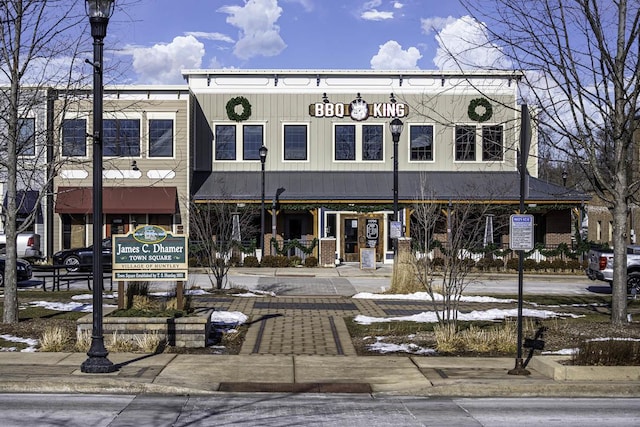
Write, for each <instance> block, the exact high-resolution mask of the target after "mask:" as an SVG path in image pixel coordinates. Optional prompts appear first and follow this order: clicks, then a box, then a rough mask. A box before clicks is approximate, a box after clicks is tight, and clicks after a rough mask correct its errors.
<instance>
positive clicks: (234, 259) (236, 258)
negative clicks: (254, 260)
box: [229, 254, 241, 267]
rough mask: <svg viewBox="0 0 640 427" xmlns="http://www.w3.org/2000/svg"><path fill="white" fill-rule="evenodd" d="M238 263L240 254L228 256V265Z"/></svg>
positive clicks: (239, 262)
mask: <svg viewBox="0 0 640 427" xmlns="http://www.w3.org/2000/svg"><path fill="white" fill-rule="evenodd" d="M240 264H241V260H240V255H235V254H234V255H231V258H229V265H231V266H232V267H238V266H239V265H240Z"/></svg>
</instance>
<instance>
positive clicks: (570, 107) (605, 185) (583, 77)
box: [462, 0, 640, 325]
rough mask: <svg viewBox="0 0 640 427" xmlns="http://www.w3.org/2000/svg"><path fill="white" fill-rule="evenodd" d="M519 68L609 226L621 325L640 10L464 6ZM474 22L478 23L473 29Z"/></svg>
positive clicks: (508, 2) (557, 145) (615, 311)
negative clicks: (605, 210)
mask: <svg viewBox="0 0 640 427" xmlns="http://www.w3.org/2000/svg"><path fill="white" fill-rule="evenodd" d="M462 2H463V3H464V4H465V6H466V8H467V10H469V11H470V13H472V14H473V15H474V16H475V18H476V20H477V21H478V23H479V25H481V26H482V27H483V28H484V30H485V32H486V34H487V35H488V40H489V43H490V44H491V45H492V46H497V47H499V48H500V49H501V52H502V54H503V55H504V56H505V57H506V58H507V59H508V60H509V62H511V68H513V69H518V70H524V71H525V73H524V81H523V86H522V87H523V89H524V88H526V89H527V92H526V93H525V94H524V95H525V97H526V98H527V101H528V102H529V103H530V104H536V105H537V107H538V109H539V112H540V114H539V116H538V125H539V126H540V128H541V129H542V130H543V131H545V132H546V133H547V135H549V136H550V138H551V142H552V144H553V147H554V149H555V150H557V151H558V152H559V153H562V155H564V156H566V159H567V161H569V162H571V163H573V164H574V165H577V166H579V168H580V169H581V171H582V173H583V175H584V176H585V177H586V179H587V180H588V183H589V187H590V188H591V189H592V191H594V192H595V194H596V195H597V196H598V197H600V198H601V199H602V200H603V201H605V203H606V204H607V205H608V207H609V209H610V211H611V213H612V215H613V223H614V233H613V245H614V255H615V258H614V279H613V286H612V290H613V298H612V316H611V321H612V323H613V324H616V325H620V324H624V323H626V322H627V287H626V279H627V276H626V240H627V227H628V221H629V219H628V211H629V203H630V201H632V200H634V199H635V198H636V197H637V192H638V189H639V188H640V181H639V180H638V173H637V170H636V169H637V168H636V167H635V166H634V164H633V159H635V158H637V157H636V155H637V153H635V151H637V150H638V145H637V144H635V143H634V138H633V135H634V132H636V131H637V128H638V121H637V115H638V95H639V93H640V85H639V84H638V83H639V80H640V72H639V71H638V70H639V69H640V64H639V62H638V50H639V49H640V46H639V35H640V4H639V3H638V2H637V1H627V0H618V1H614V2H612V1H607V0H572V1H560V0H528V1H523V0H515V1H514V0H486V1H476V0H473V1H471V0H462ZM480 22H481V24H480Z"/></svg>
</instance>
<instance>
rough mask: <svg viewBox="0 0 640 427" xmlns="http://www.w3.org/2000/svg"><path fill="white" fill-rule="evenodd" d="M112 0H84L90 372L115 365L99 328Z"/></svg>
mask: <svg viewBox="0 0 640 427" xmlns="http://www.w3.org/2000/svg"><path fill="white" fill-rule="evenodd" d="M114 3H115V0H86V3H85V8H86V11H87V16H88V17H89V23H90V24H91V37H93V62H91V61H89V60H87V62H88V63H89V64H91V66H92V67H93V330H92V334H91V348H89V351H88V352H87V356H89V358H88V359H87V360H85V361H84V362H83V363H82V365H81V367H80V370H81V371H82V372H85V373H90V374H101V373H109V372H114V371H116V370H117V369H118V368H117V366H116V365H114V364H113V363H112V362H111V361H110V360H109V359H108V358H107V355H108V354H109V352H108V351H107V350H106V348H105V346H104V336H103V332H102V290H103V286H102V285H103V277H102V274H103V268H102V142H103V141H102V97H103V88H102V72H103V71H104V70H103V63H102V59H103V47H104V45H103V40H104V38H105V37H106V35H107V25H108V24H109V18H110V17H111V15H112V14H113V7H114Z"/></svg>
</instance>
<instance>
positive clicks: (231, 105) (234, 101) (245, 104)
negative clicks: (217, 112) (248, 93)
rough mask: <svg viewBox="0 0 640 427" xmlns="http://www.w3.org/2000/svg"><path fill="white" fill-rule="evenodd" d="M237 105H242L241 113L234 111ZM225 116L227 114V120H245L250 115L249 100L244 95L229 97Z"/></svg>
mask: <svg viewBox="0 0 640 427" xmlns="http://www.w3.org/2000/svg"><path fill="white" fill-rule="evenodd" d="M238 105H242V114H238V113H236V107H237V106H238ZM227 116H229V120H234V121H236V122H242V121H245V120H247V119H248V118H249V117H251V104H250V103H249V100H248V99H247V98H245V97H244V96H237V97H235V98H231V99H230V100H229V102H227Z"/></svg>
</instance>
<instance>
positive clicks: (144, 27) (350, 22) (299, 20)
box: [105, 0, 495, 84]
mask: <svg viewBox="0 0 640 427" xmlns="http://www.w3.org/2000/svg"><path fill="white" fill-rule="evenodd" d="M116 5H117V6H118V2H117V1H116ZM465 15H466V13H465V10H464V9H463V8H462V7H461V6H460V5H459V3H458V2H457V1H456V0H450V1H448V0H445V1H442V0H369V1H366V0H180V1H177V0H141V1H135V0H125V1H123V2H122V3H121V4H120V7H116V11H115V13H114V15H113V17H112V18H111V22H110V24H109V29H108V35H107V38H106V39H105V49H106V51H107V55H108V56H112V57H113V58H117V60H118V61H121V62H122V64H123V65H124V66H125V69H126V71H125V72H124V80H126V83H136V84H175V83H183V80H182V77H181V75H180V69H188V68H243V69H398V70H402V69H423V70H433V69H443V68H444V69H447V68H451V67H454V68H455V66H454V65H453V64H450V63H447V61H446V60H445V59H444V58H445V55H443V49H442V43H445V42H446V43H447V47H448V48H451V47H452V46H456V45H460V44H462V45H464V44H465V43H467V44H468V43H469V40H466V41H463V39H462V38H461V35H462V36H463V37H465V38H469V37H473V38H476V37H479V38H482V37H483V34H482V31H481V30H479V27H478V26H477V25H476V24H474V23H473V22H472V20H470V19H469V18H468V17H466V18H465ZM454 39H456V41H454ZM439 40H440V41H439ZM459 50H460V52H463V51H465V52H466V51H467V49H465V48H464V47H463V46H461V47H460V49H459ZM473 56H474V57H475V59H473V60H470V61H471V62H473V61H476V60H478V61H481V62H483V61H484V62H486V61H487V60H494V59H492V57H491V55H487V53H486V52H484V53H478V52H476V53H475V54H473ZM494 56H495V55H494ZM487 58H488V59H487ZM121 78H122V77H121Z"/></svg>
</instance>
